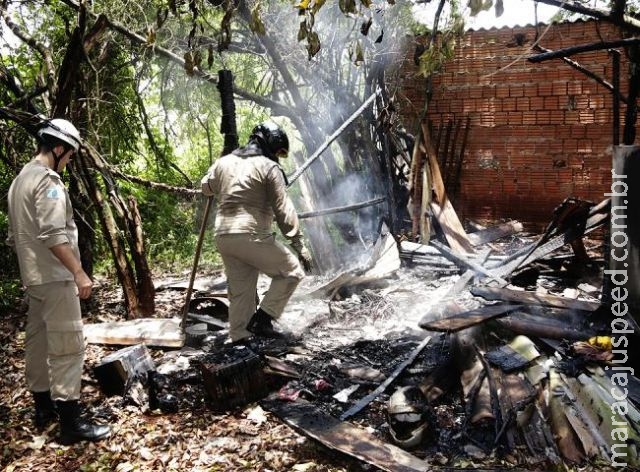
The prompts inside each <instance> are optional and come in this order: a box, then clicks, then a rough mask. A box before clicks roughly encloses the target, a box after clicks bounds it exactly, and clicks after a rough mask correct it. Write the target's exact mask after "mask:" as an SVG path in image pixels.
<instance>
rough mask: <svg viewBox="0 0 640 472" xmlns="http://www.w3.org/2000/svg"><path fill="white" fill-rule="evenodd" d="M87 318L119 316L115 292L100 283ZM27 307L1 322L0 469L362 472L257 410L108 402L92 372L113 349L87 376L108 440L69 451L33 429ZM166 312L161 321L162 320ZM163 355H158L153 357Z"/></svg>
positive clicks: (89, 397) (99, 353)
mask: <svg viewBox="0 0 640 472" xmlns="http://www.w3.org/2000/svg"><path fill="white" fill-rule="evenodd" d="M93 300H94V301H93V303H92V305H91V306H89V307H88V309H87V312H86V315H85V319H86V320H87V321H88V322H92V321H94V320H95V319H97V318H101V319H105V318H108V317H109V316H108V313H115V312H117V308H118V307H119V305H120V301H119V300H120V299H119V295H118V292H117V290H116V289H115V288H114V287H113V286H111V285H109V284H106V283H102V284H98V287H97V288H96V290H95V294H94V297H93ZM183 300H184V294H183V293H182V292H179V291H161V292H158V297H157V305H158V306H157V315H158V316H160V317H162V316H167V317H170V316H176V313H180V311H181V307H180V304H181V303H182V301H183ZM23 310H24V307H22V308H21V307H16V310H15V311H13V312H9V313H6V314H3V315H0V353H1V357H2V360H3V361H2V363H0V378H1V379H2V381H1V383H0V469H2V470H5V471H7V472H9V471H24V470H30V471H42V470H47V471H77V470H80V471H118V472H128V471H134V470H145V471H146V470H149V471H152V470H163V471H165V470H166V471H170V470H176V471H178V470H179V471H187V470H188V471H236V470H238V471H239V470H242V471H249V470H255V471H268V470H273V471H285V470H286V471H327V472H329V471H335V472H338V471H348V470H363V469H362V468H361V467H360V466H359V464H358V463H354V462H353V461H352V460H350V459H349V458H347V457H340V456H336V454H335V452H328V451H327V450H325V449H323V448H322V446H319V445H318V444H317V443H315V442H313V441H311V440H308V439H307V438H305V437H303V436H301V435H299V434H297V433H296V432H295V431H293V430H292V429H291V428H290V427H288V426H286V425H284V424H282V422H280V421H279V420H278V419H276V418H274V417H273V416H271V415H270V414H268V413H266V412H265V411H264V410H262V409H261V408H260V406H259V405H257V404H255V403H253V404H250V405H248V406H247V407H244V408H240V409H238V410H236V411H232V412H229V413H224V414H222V413H216V412H214V411H212V410H211V409H210V408H208V407H207V405H206V403H204V402H202V403H200V404H199V405H191V408H189V409H186V410H181V411H178V412H177V413H173V414H165V413H162V412H161V411H159V410H155V411H149V409H148V406H146V405H143V406H136V405H135V404H133V403H132V402H128V401H125V399H123V398H122V397H119V396H114V397H109V398H106V397H105V396H104V395H103V394H102V393H101V392H100V389H99V388H98V384H97V382H96V380H95V378H94V377H93V375H92V371H91V366H92V365H95V364H96V363H97V362H99V361H100V359H102V358H103V357H104V356H105V355H106V354H108V353H109V352H111V351H113V350H114V349H113V348H109V347H105V346H96V345H89V346H87V350H86V360H85V372H84V375H83V390H82V396H83V402H84V404H85V406H86V407H87V408H86V409H87V413H90V414H92V415H93V416H94V417H95V418H97V419H98V420H100V421H104V422H108V423H110V424H111V425H113V428H114V431H113V434H112V436H111V438H110V439H108V440H105V441H102V442H98V443H81V444H76V445H72V446H63V445H60V444H58V442H57V440H56V437H57V425H52V426H51V427H50V428H49V429H47V430H46V431H43V432H38V431H36V430H35V428H34V427H33V423H32V417H33V404H32V401H31V396H30V394H29V392H28V390H27V388H26V385H25V380H24V324H25V322H26V314H25V313H24V312H23ZM163 312H164V315H163ZM156 354H158V353H156V352H154V355H156Z"/></svg>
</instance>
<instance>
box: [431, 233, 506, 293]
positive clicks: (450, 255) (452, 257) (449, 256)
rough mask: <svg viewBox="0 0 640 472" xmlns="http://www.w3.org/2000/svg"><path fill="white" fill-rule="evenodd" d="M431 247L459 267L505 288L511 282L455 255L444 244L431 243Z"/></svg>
mask: <svg viewBox="0 0 640 472" xmlns="http://www.w3.org/2000/svg"><path fill="white" fill-rule="evenodd" d="M430 245H431V246H433V247H435V248H436V249H437V250H438V251H440V252H441V253H442V255H443V256H444V257H446V258H447V259H449V260H450V261H452V262H454V263H455V264H457V265H459V266H462V267H466V268H468V269H472V270H473V271H474V272H476V273H478V274H480V275H484V276H485V277H488V278H490V279H492V280H495V281H496V282H498V283H499V284H501V285H503V286H504V285H508V284H509V282H507V281H506V280H504V279H503V278H501V277H500V276H499V275H497V274H495V273H493V272H490V271H489V270H488V269H485V268H484V267H482V266H481V265H480V264H478V263H477V262H474V261H472V260H471V259H468V258H466V257H464V256H462V255H461V254H456V253H454V252H453V251H452V250H451V249H449V248H447V247H446V246H445V245H444V244H442V243H440V242H438V241H431V242H430Z"/></svg>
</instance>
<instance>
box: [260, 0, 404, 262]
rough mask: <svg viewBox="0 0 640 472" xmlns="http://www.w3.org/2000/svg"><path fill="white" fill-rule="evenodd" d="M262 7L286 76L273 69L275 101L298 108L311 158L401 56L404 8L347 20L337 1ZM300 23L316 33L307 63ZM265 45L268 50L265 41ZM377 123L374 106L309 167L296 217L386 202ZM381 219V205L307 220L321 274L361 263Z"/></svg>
mask: <svg viewBox="0 0 640 472" xmlns="http://www.w3.org/2000/svg"><path fill="white" fill-rule="evenodd" d="M266 3H268V4H267V5H265V3H263V4H262V8H263V9H262V12H261V16H262V20H263V23H264V24H265V27H266V29H267V36H268V41H272V42H273V44H274V47H275V49H276V50H277V53H278V55H279V56H280V57H281V58H282V60H283V61H284V63H285V64H286V68H287V71H288V72H289V73H290V74H291V75H290V77H286V76H285V75H283V74H278V73H277V72H276V71H275V70H274V74H273V80H274V85H273V90H274V92H273V95H274V97H277V98H278V99H279V100H284V101H287V102H288V103H289V104H290V106H291V108H292V109H294V110H296V113H297V116H294V117H292V118H291V123H292V127H295V128H296V129H295V130H292V131H293V134H298V135H299V136H300V139H301V140H302V143H303V145H304V147H305V150H306V153H305V155H306V156H309V155H311V154H312V153H313V152H314V151H316V149H318V148H319V147H320V145H321V144H322V143H324V141H325V140H326V139H327V137H329V136H330V135H331V134H332V133H334V132H335V131H336V130H337V129H338V128H339V127H340V126H342V125H343V124H344V122H345V121H346V120H347V119H348V118H349V117H350V116H351V114H352V113H353V112H354V111H355V110H357V109H358V108H359V107H360V106H361V105H362V103H363V102H364V101H365V100H366V99H367V98H368V97H369V96H370V95H371V93H372V92H373V90H372V87H373V86H374V85H375V80H372V79H375V78H376V77H377V74H378V71H379V70H384V69H385V68H386V67H388V66H389V65H390V64H391V63H392V62H393V61H397V60H398V58H400V57H402V55H403V54H404V45H405V41H404V38H405V36H406V26H403V25H402V21H403V18H405V17H404V16H403V15H406V14H407V11H409V10H410V8H409V7H408V5H409V4H408V3H407V2H398V4H396V5H389V3H388V2H387V1H386V0H384V1H383V0H378V1H374V2H372V4H371V6H370V8H366V7H364V6H363V5H362V4H361V3H360V2H358V4H357V6H356V8H358V9H359V12H358V14H345V13H343V12H342V11H341V10H340V8H339V2H327V3H325V4H324V6H323V7H322V8H320V10H319V11H317V12H316V13H315V14H314V15H312V16H310V15H309V12H306V14H302V15H295V12H294V11H292V6H291V4H288V3H281V2H266ZM311 5H313V2H312V3H311ZM311 20H312V21H311ZM405 20H406V18H405ZM303 23H304V25H305V30H306V32H307V35H310V34H311V31H312V32H313V33H316V34H317V37H318V39H319V42H320V49H319V51H318V52H317V53H316V54H315V55H313V56H312V57H310V56H311V54H310V52H309V49H308V47H305V46H308V45H309V44H311V41H309V39H308V36H307V39H303V40H301V41H298V38H299V33H300V30H301V24H303ZM405 25H406V23H405ZM276 30H277V33H276ZM364 33H366V34H364ZM263 45H264V48H265V50H269V44H268V42H267V40H264V41H263ZM292 80H293V81H294V82H293V83H292V82H291V81H292ZM375 120H376V117H375V109H374V107H373V106H372V107H369V109H368V110H366V111H365V112H363V113H362V115H361V116H360V117H359V118H358V119H357V120H356V122H354V123H352V124H351V125H350V126H349V127H348V128H347V129H346V130H345V131H344V132H343V133H342V134H341V136H340V137H339V138H338V140H337V141H336V143H335V144H334V145H332V146H331V147H330V148H328V149H327V150H326V151H324V153H323V154H322V155H321V156H320V157H319V158H318V159H317V160H316V161H314V163H313V164H312V165H311V166H312V167H314V168H313V169H312V168H311V167H310V168H309V169H308V170H307V171H306V172H305V173H304V174H303V176H302V178H301V179H300V180H301V181H303V182H301V183H300V187H299V188H300V191H299V193H300V197H299V205H297V206H298V208H299V210H300V211H312V210H319V209H326V208H334V207H343V206H348V205H353V204H357V203H360V202H364V201H367V200H371V199H373V198H376V197H381V196H386V191H385V189H384V186H383V185H382V183H381V182H380V176H379V169H378V167H377V166H378V164H377V160H378V158H379V157H378V155H377V153H378V152H379V149H378V148H377V147H376V144H375V143H374V139H375V137H376V136H375V132H374V129H375V126H376V125H377V123H376V121H375ZM361 143H365V144H366V146H363V145H362V144H361ZM302 162H304V158H303V160H302ZM297 164H298V165H300V164H301V162H298V163H297ZM296 185H297V184H296ZM385 214H386V203H383V204H378V205H376V206H372V207H367V208H363V209H359V210H354V211H347V212H343V213H335V214H332V215H327V216H323V217H315V218H310V219H307V220H304V221H303V225H304V229H305V234H306V236H307V238H308V239H309V240H310V242H311V246H312V251H313V252H314V254H316V255H319V254H322V255H323V261H322V263H321V265H324V267H321V269H323V270H324V271H327V270H337V269H343V268H344V267H346V266H357V265H359V264H361V263H362V261H364V260H366V259H367V257H368V253H367V251H368V250H369V249H370V248H371V247H372V246H373V243H374V242H375V239H376V236H377V231H378V228H379V226H380V223H381V220H382V218H383V217H384V215H385ZM325 255H326V257H325ZM316 258H317V257H316Z"/></svg>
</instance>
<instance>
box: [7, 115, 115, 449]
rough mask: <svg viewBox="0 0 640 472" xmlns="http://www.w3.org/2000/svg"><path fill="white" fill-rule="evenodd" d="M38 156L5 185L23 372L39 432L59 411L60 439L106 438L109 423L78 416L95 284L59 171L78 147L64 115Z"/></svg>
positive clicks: (47, 127)
mask: <svg viewBox="0 0 640 472" xmlns="http://www.w3.org/2000/svg"><path fill="white" fill-rule="evenodd" d="M38 139H39V146H38V153H37V155H36V156H35V158H34V159H33V160H32V161H30V162H29V163H27V164H26V165H25V166H24V167H23V168H22V170H21V172H20V173H19V174H18V176H17V177H16V178H15V180H14V181H13V183H12V184H11V187H10V188H9V195H8V206H9V231H8V238H7V243H8V244H9V245H10V246H12V247H13V249H14V251H15V252H16V254H17V256H18V262H19V265H20V276H21V279H22V283H23V285H24V286H25V287H26V295H27V299H28V303H29V309H28V312H27V326H26V337H25V374H26V380H27V386H28V388H29V390H30V391H31V392H32V394H33V398H34V403H35V417H34V422H35V425H36V427H37V428H39V429H42V428H44V427H45V426H46V425H47V424H49V423H50V422H52V421H54V420H55V419H56V418H57V417H58V416H59V418H60V441H61V442H63V443H67V444H70V443H73V442H77V441H81V440H98V439H102V438H104V437H107V436H108V435H109V433H110V428H109V427H108V426H106V425H96V424H93V423H90V422H87V421H85V420H83V419H81V418H80V406H79V404H78V400H79V398H80V377H81V375H82V366H83V362H84V337H83V334H82V319H81V311H80V300H79V299H80V298H83V299H85V298H88V297H89V296H90V295H91V289H92V282H91V279H90V278H89V276H88V275H87V274H86V273H85V271H84V270H83V269H82V266H81V264H80V253H79V251H78V231H77V228H76V225H75V222H74V220H73V209H72V207H71V201H70V199H69V195H68V193H67V190H66V188H65V187H64V185H63V183H62V180H61V179H60V175H59V173H61V172H62V171H63V170H64V168H65V167H66V165H67V164H68V163H69V161H70V160H71V159H72V157H73V155H74V154H75V153H76V152H77V151H78V149H79V148H80V134H79V133H78V130H77V129H76V128H75V126H73V125H72V124H71V123H69V122H68V121H66V120H62V119H53V120H50V121H47V122H46V123H45V124H44V126H43V127H41V128H40V130H39V131H38Z"/></svg>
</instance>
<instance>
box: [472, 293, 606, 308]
mask: <svg viewBox="0 0 640 472" xmlns="http://www.w3.org/2000/svg"><path fill="white" fill-rule="evenodd" d="M470 290H471V293H472V294H473V295H475V296H477V297H482V298H484V299H486V300H502V301H506V302H519V303H526V304H529V305H546V306H552V307H556V308H571V309H574V310H583V311H595V310H597V309H598V308H599V307H600V303H598V302H589V301H586V300H573V299H571V298H565V297H561V296H558V295H548V294H541V293H533V292H523V291H519V290H511V289H507V288H495V287H471V289H470Z"/></svg>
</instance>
